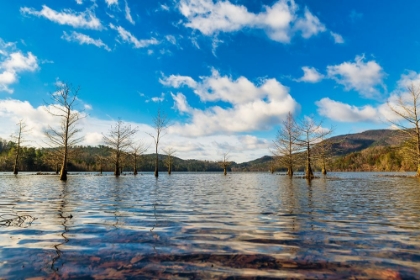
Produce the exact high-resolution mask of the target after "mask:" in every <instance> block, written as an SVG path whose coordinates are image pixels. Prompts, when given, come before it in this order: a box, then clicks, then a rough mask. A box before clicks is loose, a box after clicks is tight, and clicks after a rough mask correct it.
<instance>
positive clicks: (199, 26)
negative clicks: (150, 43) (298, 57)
mask: <svg viewBox="0 0 420 280" xmlns="http://www.w3.org/2000/svg"><path fill="white" fill-rule="evenodd" d="M178 9H179V11H180V13H181V14H182V15H183V16H184V17H185V18H186V22H185V23H184V25H185V26H186V27H189V28H192V29H196V30H199V31H200V32H201V33H202V34H204V35H207V36H210V35H214V34H217V33H220V32H226V33H228V32H235V31H239V30H241V29H244V28H249V29H260V30H263V31H264V32H265V33H266V34H267V36H268V37H269V38H270V39H272V40H274V41H277V42H281V43H289V42H290V40H291V38H292V37H293V36H294V35H295V34H298V33H299V34H301V36H302V37H303V38H310V37H312V36H315V35H317V34H319V33H321V32H324V31H326V27H325V26H324V24H322V23H321V22H320V20H319V19H318V18H317V17H316V16H314V15H313V14H312V13H311V12H310V11H309V10H308V9H307V8H305V9H304V13H303V15H302V13H299V7H298V5H297V4H295V2H294V1H293V0H279V1H277V2H275V3H274V4H273V5H272V6H264V7H263V11H261V12H260V13H252V12H249V11H248V9H247V8H246V7H245V6H243V5H238V4H233V3H231V2H230V1H216V2H214V1H213V0H181V1H180V2H179V5H178ZM337 35H338V34H337Z"/></svg>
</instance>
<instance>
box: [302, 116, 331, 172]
mask: <svg viewBox="0 0 420 280" xmlns="http://www.w3.org/2000/svg"><path fill="white" fill-rule="evenodd" d="M321 125H322V122H320V123H315V122H314V121H313V120H312V119H310V118H305V119H304V120H303V121H302V123H301V125H300V126H299V129H300V131H301V133H302V134H301V137H300V138H299V139H298V143H299V145H300V146H301V147H302V148H303V149H305V151H306V163H305V178H306V179H313V178H314V173H313V171H312V166H311V158H312V155H311V150H312V147H313V146H314V145H315V144H317V143H319V142H321V141H322V140H323V139H325V138H326V137H327V135H329V134H331V132H332V130H331V129H325V128H323V127H322V126H321Z"/></svg>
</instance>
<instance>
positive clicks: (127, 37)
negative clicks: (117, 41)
mask: <svg viewBox="0 0 420 280" xmlns="http://www.w3.org/2000/svg"><path fill="white" fill-rule="evenodd" d="M109 27H110V28H111V29H114V30H116V31H117V32H118V34H119V35H120V37H121V39H122V40H123V41H124V42H127V43H129V44H132V45H133V47H134V48H136V49H139V48H146V47H148V46H150V45H157V44H159V41H158V40H156V39H155V38H151V39H143V40H138V39H137V38H136V37H134V36H133V35H132V34H131V33H130V32H128V31H127V30H125V29H124V28H122V27H121V26H115V25H113V24H112V23H110V24H109Z"/></svg>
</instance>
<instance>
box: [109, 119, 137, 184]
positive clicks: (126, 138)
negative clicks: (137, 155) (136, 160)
mask: <svg viewBox="0 0 420 280" xmlns="http://www.w3.org/2000/svg"><path fill="white" fill-rule="evenodd" d="M136 133H137V129H136V128H131V125H125V124H124V123H123V121H121V120H118V121H117V123H116V124H115V126H111V129H110V130H109V133H108V135H103V139H104V143H105V145H107V146H109V147H110V148H111V149H112V152H111V154H112V155H111V157H112V161H113V163H114V165H115V170H114V175H115V177H118V176H120V174H121V168H122V166H121V160H122V157H123V155H124V154H125V153H126V152H127V151H128V149H129V148H130V147H131V145H132V144H133V140H132V137H133V135H134V134H136Z"/></svg>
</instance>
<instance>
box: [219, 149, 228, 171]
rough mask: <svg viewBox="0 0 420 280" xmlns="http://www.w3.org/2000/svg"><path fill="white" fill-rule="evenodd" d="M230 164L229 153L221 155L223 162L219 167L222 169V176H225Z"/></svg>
mask: <svg viewBox="0 0 420 280" xmlns="http://www.w3.org/2000/svg"><path fill="white" fill-rule="evenodd" d="M230 164H231V162H230V161H229V152H226V153H223V160H222V161H221V162H220V165H221V166H222V167H223V175H226V174H227V169H228V167H229V166H230Z"/></svg>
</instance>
